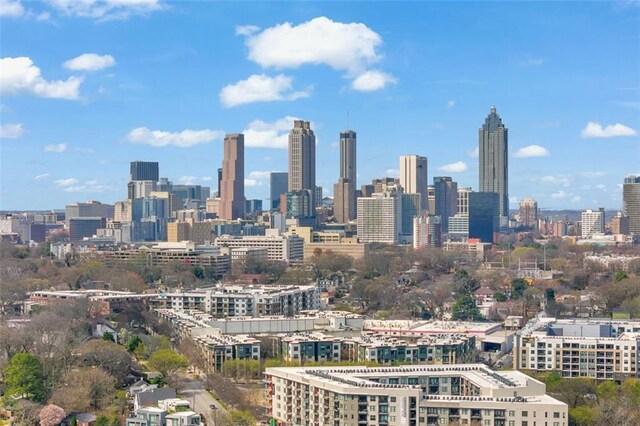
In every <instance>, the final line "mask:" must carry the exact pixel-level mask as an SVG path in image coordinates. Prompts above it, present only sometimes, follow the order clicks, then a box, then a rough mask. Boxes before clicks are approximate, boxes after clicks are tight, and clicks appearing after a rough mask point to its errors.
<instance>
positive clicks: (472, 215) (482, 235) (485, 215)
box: [469, 192, 500, 243]
mask: <svg viewBox="0 0 640 426" xmlns="http://www.w3.org/2000/svg"><path fill="white" fill-rule="evenodd" d="M499 198H500V195H499V194H498V193H495V192H471V193H470V194H469V238H479V239H480V241H481V242H483V243H492V242H494V241H495V240H496V238H495V234H496V232H498V230H499V227H498V224H499V217H500V214H499V213H500V211H499V206H500V200H499Z"/></svg>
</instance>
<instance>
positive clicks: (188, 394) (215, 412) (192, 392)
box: [181, 379, 229, 426]
mask: <svg viewBox="0 0 640 426" xmlns="http://www.w3.org/2000/svg"><path fill="white" fill-rule="evenodd" d="M181 396H182V398H184V399H186V400H188V401H191V402H192V403H193V405H194V408H193V411H195V412H196V413H200V414H202V415H203V416H204V418H205V420H206V422H207V426H213V425H216V422H215V421H216V420H219V419H221V418H222V417H223V416H224V417H226V416H227V415H228V414H229V413H228V412H227V410H226V409H225V408H224V407H223V406H222V405H220V403H219V402H218V401H216V400H215V399H213V397H212V396H211V395H210V394H209V392H207V390H206V389H205V387H204V382H202V380H199V379H188V382H187V383H186V386H185V389H184V390H183V391H182V392H181ZM211 406H214V407H216V408H215V409H212V408H211ZM218 424H219V423H218ZM216 426H217V425H216Z"/></svg>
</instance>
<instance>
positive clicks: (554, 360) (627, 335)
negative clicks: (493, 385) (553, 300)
mask: <svg viewBox="0 0 640 426" xmlns="http://www.w3.org/2000/svg"><path fill="white" fill-rule="evenodd" d="M639 354H640V321H616V320H599V319H571V320H556V319H555V318H547V319H544V320H540V321H534V322H532V323H530V324H528V325H527V327H526V328H525V329H524V330H523V331H522V333H521V334H519V335H517V336H516V342H515V348H514V352H513V359H514V366H515V368H517V369H523V370H532V371H551V370H556V371H559V372H560V374H561V375H562V377H568V378H576V377H586V378H592V379H599V380H622V379H625V378H628V377H640V359H639Z"/></svg>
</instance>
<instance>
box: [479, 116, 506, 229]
mask: <svg viewBox="0 0 640 426" xmlns="http://www.w3.org/2000/svg"><path fill="white" fill-rule="evenodd" d="M508 136H509V131H508V129H507V128H506V127H505V126H504V124H502V119H501V118H500V116H499V115H498V114H497V113H496V107H495V106H493V107H491V111H490V112H489V115H488V116H487V118H485V120H484V124H483V125H482V127H480V130H479V151H478V152H479V157H480V185H479V186H480V192H495V193H497V194H498V202H499V208H498V211H499V213H500V222H501V225H503V224H504V223H506V222H508V218H509V162H508V154H509V137H508Z"/></svg>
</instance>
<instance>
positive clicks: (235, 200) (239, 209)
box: [219, 133, 245, 219]
mask: <svg viewBox="0 0 640 426" xmlns="http://www.w3.org/2000/svg"><path fill="white" fill-rule="evenodd" d="M220 189H221V190H220V213H219V214H220V218H221V219H244V208H245V198H244V135H243V134H242V133H235V134H229V135H226V136H225V137H224V159H223V160H222V182H221V187H220Z"/></svg>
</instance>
